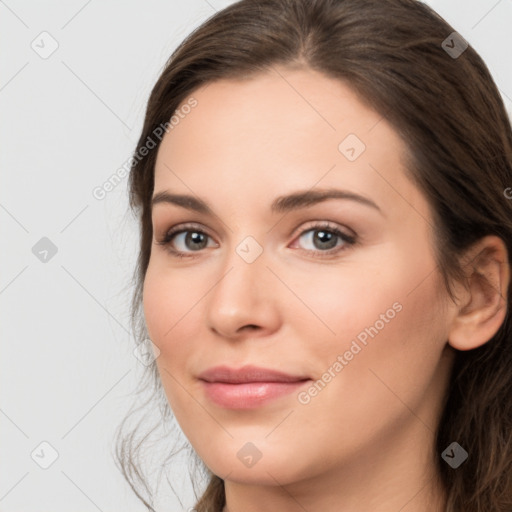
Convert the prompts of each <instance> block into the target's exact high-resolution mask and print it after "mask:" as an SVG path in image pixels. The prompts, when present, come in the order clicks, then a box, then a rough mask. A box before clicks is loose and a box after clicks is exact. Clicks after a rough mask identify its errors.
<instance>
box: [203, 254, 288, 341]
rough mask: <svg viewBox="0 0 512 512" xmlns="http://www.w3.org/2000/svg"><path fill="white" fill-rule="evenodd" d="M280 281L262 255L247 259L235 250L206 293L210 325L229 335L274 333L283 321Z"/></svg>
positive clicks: (211, 328) (218, 333)
mask: <svg viewBox="0 0 512 512" xmlns="http://www.w3.org/2000/svg"><path fill="white" fill-rule="evenodd" d="M277 284H278V281H277V280H276V278H275V276H274V275H273V274H272V272H270V270H269V269H268V268H267V266H266V261H265V258H264V256H263V255H261V256H260V257H259V258H258V259H257V260H256V261H253V262H252V263H248V262H246V261H244V260H243V259H242V258H241V257H240V256H239V255H238V254H237V253H236V252H235V251H233V254H232V255H230V257H229V258H228V260H227V261H226V264H225V266H223V268H222V273H219V279H218V280H217V282H216V284H215V285H214V286H213V289H212V290H211V292H210V293H209V294H208V295H207V311H206V322H207V324H208V328H209V329H210V330H211V331H213V332H214V333H215V334H217V335H218V336H222V337H224V338H229V339H240V338H243V337H247V336H249V337H262V336H267V335H269V334H272V333H273V332H275V331H276V330H277V329H278V328H279V325H280V321H281V320H280V313H279V307H278V297H277V294H276V292H277V290H276V288H277Z"/></svg>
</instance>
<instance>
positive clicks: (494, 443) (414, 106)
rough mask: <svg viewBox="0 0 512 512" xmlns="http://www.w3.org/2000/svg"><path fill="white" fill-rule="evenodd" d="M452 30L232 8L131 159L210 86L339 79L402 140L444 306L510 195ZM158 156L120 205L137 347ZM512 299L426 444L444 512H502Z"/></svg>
mask: <svg viewBox="0 0 512 512" xmlns="http://www.w3.org/2000/svg"><path fill="white" fill-rule="evenodd" d="M453 32H454V29H453V28H452V27H451V26H450V25H449V24H448V23H446V21H444V20H443V19H442V18H441V17H440V16H439V15H438V14H436V13H435V12H434V11H433V10H432V9H430V8H429V7H428V6H426V5H425V4H423V3H421V2H419V1H416V0H257V1H256V0H242V1H240V2H237V3H235V4H232V5H231V6H229V7H227V8H226V9H224V10H222V11H220V12H218V13H216V14H215V15H213V16H212V17H211V18H209V19H208V20H207V21H206V22H205V23H203V24H202V25H201V26H200V27H199V28H197V29H196V30H194V32H193V33H192V34H190V35H189V36H188V37H187V38H186V39H185V40H184V41H183V42H182V44H181V45H180V46H179V47H178V48H177V49H176V50H175V52H174V53H173V54H172V56H171V58H170V59H169V61H168V63H167V65H166V66H165V69H164V70H163V72H162V74H161V76H160V78H159V80H158V81H157V83H156V85H155V87H154V89H153V91H152V93H151V96H150V99H149V102H148V105H147V112H146V117H145V121H144V126H143V130H142V134H141V136H140V139H139V142H138V145H137V149H136V154H138V152H139V149H140V148H141V147H142V146H143V145H144V143H145V141H146V140H147V138H148V136H150V135H151V134H152V133H153V132H154V130H155V129H156V128H157V127H158V126H159V125H161V124H162V123H165V122H166V121H168V120H169V119H170V118H171V116H172V115H173V113H174V112H175V110H176V109H177V108H178V107H179V106H180V104H181V103H182V102H183V101H185V100H186V99H187V97H188V96H190V95H191V94H192V93H193V91H194V90H196V89H197V88H199V87H201V86H203V85H205V84H208V83H210V82H212V81H215V80H220V79H229V78H236V79H250V77H251V76H252V75H254V74H255V73H259V72H265V71H268V70H270V69H271V68H272V67H273V66H275V65H284V66H295V67H309V68H312V69H314V70H317V71H320V72H322V73H324V74H325V75H327V76H329V77H333V78H337V79H340V80H342V81H344V82H345V83H347V84H348V85H349V86H351V87H352V88H353V90H354V91H356V93H357V94H358V95H359V96H360V98H361V100H362V101H364V102H365V103H366V104H368V105H369V106H371V107H372V108H373V109H374V110H375V111H377V112H378V113H380V114H381V115H382V116H385V118H386V119H387V121H388V122H389V123H390V124H391V125H392V126H393V127H394V129H396V131H397V133H398V134H399V135H400V136H401V137H402V138H403V140H404V141H405V143H406V146H407V148H408V150H409V165H408V171H409V173H410V177H411V179H413V180H414V182H415V183H416V184H417V186H418V187H419V188H420V190H422V192H423V193H424V195H425V197H426V198H427V200H428V201H429V204H430V205H431V208H432V210H433V216H434V221H435V232H436V257H437V261H438V266H439V269H440V271H441V273H442V275H443V277H444V279H445V283H446V287H447V291H448V292H449V293H450V296H451V297H452V299H453V293H452V291H451V288H450V282H451V280H452V279H457V280H462V279H463V269H461V267H460V264H459V262H460V259H459V256H460V255H461V254H462V253H463V251H464V250H465V249H468V248H469V247H470V246H471V245H472V244H473V243H474V242H476V241H477V240H479V239H480V238H481V237H483V236H484V235H488V234H494V235H497V236H499V237H500V238H501V239H502V240H503V241H504V242H505V244H506V247H507V250H508V254H509V259H510V258H511V255H512V200H508V199H507V198H506V196H505V194H504V190H505V189H507V188H508V187H511V186H512V130H511V125H510V119H509V118H508V116H507V113H506V110H505V107H504V105H503V101H502V99H501V96H500V94H499V91H498V89H497V87H496V85H495V83H494V81H493V79H492V77H491V74H490V72H489V70H488V69H487V67H486V65H485V63H484V62H483V61H482V59H481V58H480V56H479V55H478V54H477V53H476V52H475V51H474V49H473V48H472V47H471V46H469V47H468V48H467V49H466V50H465V51H463V53H462V54H461V55H460V56H455V55H453V54H450V53H449V52H448V51H447V48H445V47H443V44H442V43H443V41H444V40H445V39H447V38H448V37H449V36H450V35H451V34H452V33H453ZM455 37H457V36H455ZM448 41H449V42H450V44H449V46H450V47H453V46H454V44H455V43H454V40H453V39H451V40H450V39H448ZM459 41H460V40H459ZM457 44H459V43H457ZM156 153H157V151H156V150H153V151H151V152H150V153H149V154H148V155H147V156H145V157H144V158H142V159H138V160H137V161H134V163H133V166H132V169H131V174H130V206H131V208H132V209H133V210H134V211H135V212H136V214H137V215H138V216H139V219H140V228H141V231H140V233H141V238H140V252H139V255H138V262H137V268H136V271H135V280H136V289H135V293H134V296H133V302H132V320H134V326H135V327H136V328H138V329H139V331H140V332H139V334H140V339H143V338H144V337H145V336H147V334H145V331H144V325H143V321H142V320H141V302H142V286H143V282H144V277H145V273H146V269H147V266H148V262H149V258H150V253H151V242H152V236H153V234H152V224H151V207H150V200H151V196H152V193H153V186H154V165H155V160H156ZM509 263H510V262H509ZM511 297H512V287H509V292H508V297H506V301H507V316H506V319H505V321H504V323H503V324H502V325H501V327H500V329H499V331H498V332H497V334H496V335H495V336H494V337H493V338H492V339H491V340H490V341H488V342H487V343H485V344H484V345H483V346H481V347H479V348H477V349H474V350H469V351H457V354H456V359H455V365H454V368H453V373H452V376H451V382H450V387H449V392H448V396H447V397H446V402H445V407H444V410H443V414H442V418H441V421H440V425H439V428H438V431H437V437H436V446H435V448H436V454H435V455H436V460H437V461H438V471H439V475H440V477H441V481H442V484H443V486H444V488H445V490H446V495H447V507H446V512H463V511H464V512H491V511H492V512H505V511H507V512H510V511H511V510H512V431H511V428H512V401H511V391H512V326H511V316H510V305H511ZM150 372H151V375H152V379H153V380H152V382H153V388H154V395H155V396H159V397H160V398H161V397H162V393H161V383H160V381H159V378H158V373H157V369H156V365H155V364H153V366H152V367H151V368H150ZM166 407H167V412H166V414H167V415H170V414H171V413H170V412H169V411H168V409H169V405H168V404H167V403H166ZM453 441H457V442H458V443H459V444H460V445H461V446H462V447H463V448H464V449H465V450H466V451H467V452H468V453H469V458H468V459H467V460H466V461H465V462H464V463H463V464H462V465H461V466H460V467H458V468H457V469H452V468H451V467H449V466H448V464H447V463H445V462H444V460H442V458H441V456H440V455H441V453H442V452H443V450H444V449H445V448H446V447H447V446H448V445H449V444H450V443H452V442H453ZM133 444H134V437H133V435H131V436H127V437H125V438H124V439H122V440H121V439H120V440H119V444H118V447H117V452H116V453H117V457H118V461H119V462H120V464H121V467H122V470H123V473H124V475H125V477H126V478H127V480H128V481H129V482H130V485H132V488H133V489H134V491H135V492H136V493H137V495H138V496H139V498H141V500H142V501H143V502H144V503H145V504H146V505H147V507H148V509H149V510H153V508H152V505H151V504H150V503H148V500H151V496H149V498H148V500H147V499H145V498H144V497H142V495H141V493H140V492H139V491H137V490H136V486H137V481H138V482H139V483H141V482H144V478H143V477H142V475H140V473H139V471H138V469H137V464H136V462H134V458H133V455H134V453H136V452H137V451H138V449H139V448H140V443H139V444H138V445H137V446H135V447H134V446H133ZM206 473H207V475H208V476H209V485H208V486H207V489H206V491H205V492H204V493H203V495H202V497H201V498H200V499H199V501H198V503H197V504H196V506H195V509H196V510H197V511H198V512H206V511H209V512H218V511H221V510H222V507H223V506H224V504H225V495H224V482H223V480H222V479H220V478H219V477H217V476H215V475H213V474H211V473H209V472H208V470H206ZM146 489H147V486H146ZM149 494H150V493H149Z"/></svg>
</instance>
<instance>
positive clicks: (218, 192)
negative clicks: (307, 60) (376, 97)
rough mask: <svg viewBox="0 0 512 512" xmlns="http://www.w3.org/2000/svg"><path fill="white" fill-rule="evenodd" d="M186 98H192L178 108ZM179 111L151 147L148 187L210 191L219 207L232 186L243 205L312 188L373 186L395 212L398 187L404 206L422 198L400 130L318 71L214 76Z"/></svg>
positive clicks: (230, 198) (230, 199) (375, 193)
mask: <svg viewBox="0 0 512 512" xmlns="http://www.w3.org/2000/svg"><path fill="white" fill-rule="evenodd" d="M190 98H193V99H194V100H195V101H196V102H197V103H196V105H195V106H194V108H191V109H188V108H187V109H183V105H185V104H186V102H187V101H190ZM180 109H181V111H180ZM177 113H178V114H179V116H178V117H179V122H178V123H176V124H175V125H174V126H173V127H172V129H171V130H170V131H169V132H168V133H167V134H166V135H165V137H164V138H163V140H162V143H161V145H160V147H159V150H158V155H157V162H156V166H155V192H157V191H161V190H169V189H171V190H173V191H176V192H178V193H188V194H190V193H193V194H196V195H200V196H203V197H209V196H212V194H214V195H215V196H216V198H217V200H218V201H219V204H229V203H230V202H231V203H233V201H234V200H235V199H234V198H233V193H234V192H236V193H237V195H238V196H240V197H242V199H240V206H242V205H243V203H244V201H247V200H248V199H249V198H253V199H254V200H255V201H259V200H263V199H264V198H265V197H266V198H267V200H266V202H268V203H270V199H271V198H268V195H269V193H270V192H271V191H272V195H276V196H277V195H279V194H285V193H289V192H290V190H292V189H304V188H306V189H307V188H312V187H314V186H315V185H318V186H319V187H331V186H333V187H334V186H343V187H344V188H348V189H351V190H353V191H354V192H368V191H371V192H372V194H373V196H374V197H378V198H379V200H380V201H381V203H384V204H385V203H387V204H388V206H389V207H392V208H394V209H396V208H397V201H396V200H397V193H398V194H399V195H402V196H403V198H404V199H405V204H407V202H408V201H409V202H410V201H417V200H420V199H418V198H417V197H414V196H415V195H416V196H417V191H416V190H415V187H414V186H413V185H412V183H410V182H409V180H407V179H406V177H405V175H404V167H403V164H402V157H403V155H404V152H405V151H406V147H405V145H404V143H403V141H402V140H401V139H400V137H399V136H398V134H397V133H396V132H395V131H394V130H393V128H392V127H391V126H390V125H389V124H388V123H387V122H386V120H385V119H383V118H382V116H381V115H380V114H378V113H377V112H375V111H373V110H372V109H371V108H369V107H368V106H366V105H365V104H363V103H362V102H361V101H360V99H359V98H358V96H357V95H356V93H355V92H354V91H353V90H352V89H351V88H350V87H349V86H348V85H346V84H345V83H343V82H341V81H339V80H336V79H333V78H330V77H326V76H325V75H323V74H321V73H318V72H316V71H312V70H309V69H307V70H290V69H285V68H275V69H274V70H272V71H269V72H268V73H262V74H260V75H257V76H254V77H251V78H250V79H246V80H220V81H217V82H213V83H210V84H207V85H206V86H205V87H202V88H200V89H198V90H196V91H195V92H194V93H193V94H191V95H190V97H189V98H187V99H186V100H185V102H183V103H182V105H181V106H180V108H178V110H177ZM226 202H227V203H226ZM246 206H249V205H248V204H247V203H246ZM409 208H410V205H409Z"/></svg>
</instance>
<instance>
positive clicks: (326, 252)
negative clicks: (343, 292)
mask: <svg viewBox="0 0 512 512" xmlns="http://www.w3.org/2000/svg"><path fill="white" fill-rule="evenodd" d="M295 240H298V241H302V243H301V244H299V249H301V250H303V251H306V252H307V253H310V254H312V255H313V256H315V257H329V256H333V255H334V254H337V253H338V252H340V251H344V250H346V249H347V248H348V247H349V246H352V245H354V244H355V243H356V241H357V240H356V236H354V235H349V234H348V233H343V232H342V231H341V230H340V229H338V228H337V227H336V226H332V225H331V224H328V223H323V224H316V225H313V226H310V227H309V228H308V229H303V230H302V231H301V232H300V234H299V236H298V237H297V238H296V239H295ZM210 241H211V242H212V243H210V244H209V242H210ZM156 243H157V244H158V245H163V246H164V247H166V249H167V250H168V251H169V253H171V255H173V256H176V257H179V258H187V257H194V256H196V255H195V254H193V253H199V252H201V251H202V250H203V249H207V248H209V247H210V248H211V247H218V244H216V243H215V242H213V240H212V237H211V236H210V235H208V234H207V233H206V232H205V231H203V230H202V229H199V228H198V227H197V226H195V225H183V224H182V225H180V226H177V227H175V228H172V229H171V230H169V231H168V232H167V233H166V234H165V236H164V237H163V239H161V240H158V241H157V242H156ZM301 245H302V247H301ZM296 246H297V242H294V245H292V246H290V247H292V248H295V247H296Z"/></svg>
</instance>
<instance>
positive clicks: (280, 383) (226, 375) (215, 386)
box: [198, 365, 311, 409]
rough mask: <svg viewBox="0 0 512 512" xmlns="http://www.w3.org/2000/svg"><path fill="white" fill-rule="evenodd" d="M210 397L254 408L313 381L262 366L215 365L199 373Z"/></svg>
mask: <svg viewBox="0 0 512 512" xmlns="http://www.w3.org/2000/svg"><path fill="white" fill-rule="evenodd" d="M198 378H199V380H200V381H201V383H202V385H203V388H204V390H205V393H206V396H207V397H208V398H209V399H210V400H211V401H212V402H214V403H215V404H217V405H219V406H221V407H224V408H227V409H253V408H256V407H259V406H262V405H263V404H265V403H267V402H269V401H271V400H273V399H276V398H278V397H281V396H284V395H287V394H290V393H292V392H293V391H295V390H297V388H299V387H301V386H303V385H304V384H305V383H306V382H310V381H311V378H310V377H308V376H304V375H290V374H287V373H283V372H280V371H276V370H271V369H268V368H261V367H258V366H252V365H249V366H244V367H242V368H238V369H235V368H229V367H227V366H215V367H212V368H209V369H208V370H206V371H204V372H202V373H201V374H200V375H199V377H198Z"/></svg>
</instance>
